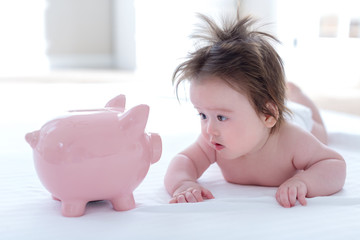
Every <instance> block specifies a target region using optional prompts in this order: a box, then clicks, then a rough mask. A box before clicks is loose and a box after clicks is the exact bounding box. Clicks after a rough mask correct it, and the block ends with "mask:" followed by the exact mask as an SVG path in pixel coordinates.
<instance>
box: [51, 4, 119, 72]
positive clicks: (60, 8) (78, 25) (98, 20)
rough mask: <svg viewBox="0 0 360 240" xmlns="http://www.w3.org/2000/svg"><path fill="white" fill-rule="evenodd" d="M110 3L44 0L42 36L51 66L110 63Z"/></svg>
mask: <svg viewBox="0 0 360 240" xmlns="http://www.w3.org/2000/svg"><path fill="white" fill-rule="evenodd" d="M112 30H113V29H112V1H111V0H47V9H46V12H45V36H46V41H47V44H48V46H47V56H48V58H49V61H50V65H51V66H52V67H55V68H57V67H60V68H61V67H77V68H81V67H97V68H107V67H112V64H113V59H112V55H113V45H112V41H113V39H112V38H113V35H112Z"/></svg>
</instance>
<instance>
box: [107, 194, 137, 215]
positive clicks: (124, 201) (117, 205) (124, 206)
mask: <svg viewBox="0 0 360 240" xmlns="http://www.w3.org/2000/svg"><path fill="white" fill-rule="evenodd" d="M110 202H111V204H112V205H113V207H114V209H115V210H116V211H126V210H130V209H133V208H135V200H134V195H133V194H132V193H130V194H129V195H125V196H124V195H122V196H118V197H116V198H113V199H111V200H110Z"/></svg>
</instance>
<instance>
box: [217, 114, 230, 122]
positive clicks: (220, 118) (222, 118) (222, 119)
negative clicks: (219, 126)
mask: <svg viewBox="0 0 360 240" xmlns="http://www.w3.org/2000/svg"><path fill="white" fill-rule="evenodd" d="M217 119H218V120H219V121H220V122H222V121H225V120H227V119H228V118H227V117H224V116H222V115H218V116H217Z"/></svg>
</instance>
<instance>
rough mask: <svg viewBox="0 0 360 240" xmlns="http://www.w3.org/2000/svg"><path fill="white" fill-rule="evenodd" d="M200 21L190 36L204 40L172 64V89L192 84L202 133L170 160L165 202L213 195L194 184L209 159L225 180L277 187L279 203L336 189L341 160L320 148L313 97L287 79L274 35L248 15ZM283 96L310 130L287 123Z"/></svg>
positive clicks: (323, 137) (341, 177) (322, 138)
mask: <svg viewBox="0 0 360 240" xmlns="http://www.w3.org/2000/svg"><path fill="white" fill-rule="evenodd" d="M200 18H201V19H202V20H203V21H204V23H205V25H204V28H202V29H200V30H201V31H200V32H199V33H197V34H195V35H194V36H193V37H195V38H197V39H199V40H202V45H201V46H199V47H198V49H197V50H195V51H194V52H193V53H191V54H190V55H189V57H188V60H187V61H185V62H183V63H182V64H180V65H179V66H178V68H177V69H176V71H175V73H174V77H173V83H174V84H175V85H176V90H177V89H178V87H179V84H180V83H182V82H183V81H185V80H188V81H189V82H190V100H191V102H192V104H193V105H194V107H195V109H196V110H197V111H198V112H199V116H200V120H201V134H200V136H199V137H198V139H197V140H196V141H195V142H194V143H193V144H191V145H190V146H189V147H188V148H186V149H185V150H184V151H182V152H180V153H179V154H177V155H176V156H175V157H174V158H173V160H172V161H171V163H170V165H169V168H168V170H167V173H166V176H165V187H166V189H167V191H168V192H169V194H170V195H171V196H172V199H171V200H170V203H185V202H201V201H203V200H204V199H211V198H214V196H213V194H212V193H211V191H210V190H209V189H206V188H204V187H203V186H201V185H200V184H199V183H198V182H197V179H198V178H199V177H200V176H201V175H202V174H203V173H204V172H205V170H206V169H207V168H208V167H209V166H210V165H211V164H213V163H217V164H218V166H219V167H220V169H221V171H222V174H223V176H224V178H225V180H226V181H228V182H231V183H236V184H246V185H260V186H269V187H275V186H276V187H278V189H277V192H276V200H277V201H278V202H279V204H280V205H281V206H283V207H292V206H294V205H295V204H296V202H297V201H298V202H299V203H300V204H301V205H306V198H311V197H316V196H326V195H331V194H333V193H336V192H338V191H339V190H341V189H342V187H343V185H344V182H345V176H346V165H345V161H344V159H343V158H342V156H341V155H340V154H338V153H337V152H335V151H334V150H332V149H330V148H329V147H327V146H326V141H327V134H326V130H325V127H324V125H323V122H322V120H321V117H320V114H319V111H318V109H317V108H316V106H315V105H314V104H313V102H312V101H311V100H310V99H309V98H308V97H307V96H306V95H304V94H303V93H302V91H301V90H300V89H299V88H298V87H297V86H296V85H294V84H292V83H286V82H285V76H284V75H285V74H284V69H283V64H282V60H281V58H280V56H279V55H278V54H277V52H276V51H275V49H274V48H273V47H272V45H271V44H270V42H269V40H275V41H276V39H275V38H274V37H273V36H271V35H269V34H267V33H264V32H260V31H255V30H252V29H251V27H252V25H253V23H254V21H253V20H252V19H251V18H250V17H247V18H240V17H239V14H237V17H236V19H234V20H231V21H230V20H229V19H228V20H227V21H224V23H223V26H222V27H221V26H218V25H217V24H216V23H215V22H214V21H213V20H212V19H210V18H208V17H206V16H204V15H200ZM286 98H287V99H289V100H291V101H292V102H296V103H297V104H301V105H304V106H306V107H304V106H303V108H304V109H307V110H309V112H310V113H311V114H309V116H310V124H307V125H308V126H309V127H308V129H306V127H304V128H302V127H301V124H300V125H299V124H297V123H293V121H292V120H293V118H295V117H292V113H291V110H289V109H288V107H287V103H286V102H285V99H286ZM310 110H311V111H310ZM301 118H305V119H306V116H303V117H302V116H300V119H301ZM304 122H305V123H309V121H307V120H305V121H304ZM305 125H306V124H305Z"/></svg>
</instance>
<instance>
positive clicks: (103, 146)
mask: <svg viewBox="0 0 360 240" xmlns="http://www.w3.org/2000/svg"><path fill="white" fill-rule="evenodd" d="M124 109H125V96H124V95H120V96H117V97H115V98H113V99H112V100H110V101H109V102H108V103H107V104H106V106H105V108H101V109H91V110H75V111H69V112H68V113H67V114H66V115H65V116H62V117H59V118H56V119H54V120H52V121H49V122H47V123H46V124H45V125H44V126H43V127H42V128H41V129H40V130H38V131H34V132H31V133H28V134H26V137H25V139H26V141H27V142H28V143H29V144H30V146H31V147H32V149H33V157H34V163H35V169H36V172H37V174H38V176H39V179H40V181H41V182H42V184H43V185H44V187H45V188H46V189H47V190H48V191H49V192H50V193H51V194H52V196H53V198H54V199H56V200H60V201H61V210H62V215H64V216H67V217H76V216H81V215H83V214H84V212H85V207H86V204H87V203H88V202H89V201H97V200H109V201H110V202H111V203H112V205H113V208H114V209H115V210H117V211H124V210H129V209H132V208H134V207H135V200H134V196H133V191H134V189H135V188H136V187H137V186H138V185H139V184H140V183H141V182H142V180H143V179H144V178H145V176H146V174H147V172H148V170H149V167H150V165H151V164H152V163H155V162H157V161H158V160H159V159H160V156H161V151H162V143H161V138H160V136H159V135H158V134H155V133H150V134H147V133H146V132H144V130H145V126H146V123H147V120H148V116H149V107H148V106H147V105H138V106H135V107H134V108H132V109H130V110H127V111H124Z"/></svg>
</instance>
